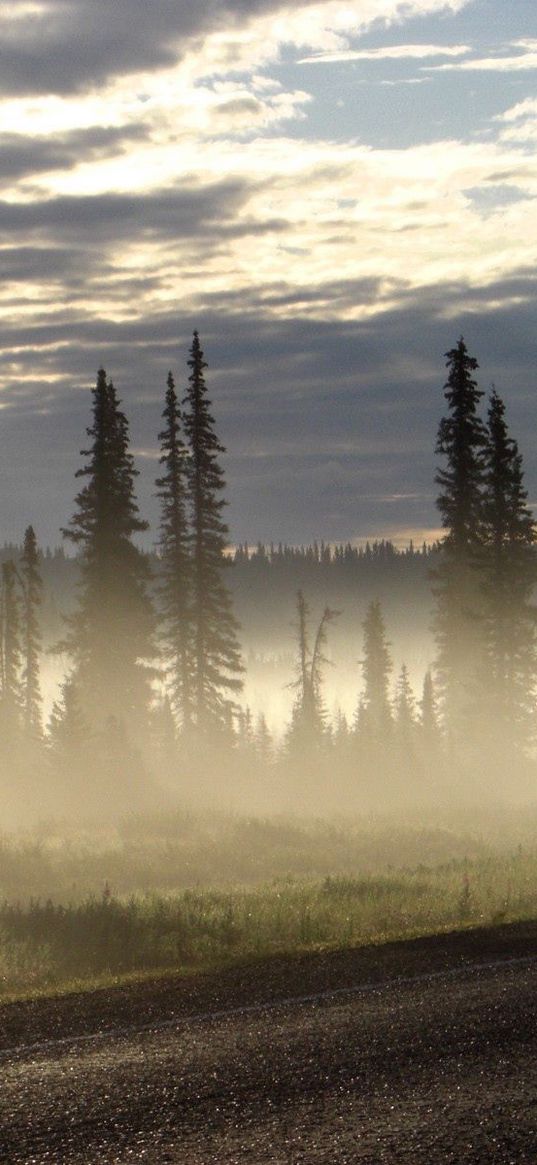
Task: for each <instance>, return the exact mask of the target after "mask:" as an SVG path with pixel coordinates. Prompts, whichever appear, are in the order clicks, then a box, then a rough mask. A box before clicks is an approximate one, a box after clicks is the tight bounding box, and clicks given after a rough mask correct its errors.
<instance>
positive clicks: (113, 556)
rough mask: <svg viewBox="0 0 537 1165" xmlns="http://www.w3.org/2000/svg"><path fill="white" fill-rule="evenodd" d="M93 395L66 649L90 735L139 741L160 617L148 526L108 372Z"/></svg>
mask: <svg viewBox="0 0 537 1165" xmlns="http://www.w3.org/2000/svg"><path fill="white" fill-rule="evenodd" d="M92 395H93V424H92V425H91V427H90V428H88V429H87V434H88V436H89V437H90V438H91V444H90V447H89V448H88V449H85V450H83V451H82V455H83V456H84V457H86V458H88V461H87V464H86V465H85V466H84V467H83V468H82V469H79V470H78V473H77V477H82V478H84V479H86V480H85V484H84V485H83V487H82V489H81V490H80V492H79V493H78V495H77V497H76V506H77V509H76V512H75V514H74V516H73V517H72V519H71V522H70V525H69V527H68V528H67V529H65V530H64V531H63V534H64V537H65V538H67V539H69V540H70V541H71V542H73V543H74V544H75V546H77V547H78V548H79V551H80V558H79V561H80V571H81V580H80V588H79V602H78V609H77V611H76V612H75V614H74V615H73V616H72V617H70V618H69V620H68V629H69V630H68V634H67V636H66V639H65V641H64V643H63V644H61V645H60V646H61V648H62V650H67V651H68V652H69V654H70V655H71V657H72V659H73V664H74V667H73V672H72V677H71V682H72V683H73V684H74V685H75V687H76V689H77V699H78V704H79V706H80V708H81V711H82V714H83V716H84V719H85V720H86V721H87V723H88V725H89V727H90V730H91V731H97V732H100V733H102V732H104V731H105V729H106V725H107V723H108V722H109V721H110V719H111V718H112V719H113V721H114V722H115V723H117V724H118V725H124V726H125V728H126V730H127V731H128V732H130V733H132V735H133V737H139V736H140V735H142V734H143V733H144V731H145V725H146V714H147V709H148V705H149V701H150V674H151V673H150V669H149V668H148V666H147V662H146V661H147V660H148V659H150V658H151V657H152V656H153V655H154V646H153V631H154V618H153V612H152V607H151V603H150V600H149V597H148V593H147V586H148V582H149V578H150V571H149V566H148V561H147V558H146V556H145V555H144V554H142V553H141V551H140V550H139V549H138V548H137V547H136V546H135V544H134V542H133V540H132V539H133V537H134V536H135V535H136V534H139V533H141V532H142V531H144V530H146V529H147V523H146V522H144V521H142V520H141V519H140V517H139V511H138V506H137V503H136V499H135V494H134V479H135V477H136V476H137V470H136V469H135V468H134V463H133V459H132V456H131V454H130V453H129V435H128V423H127V419H126V417H125V414H124V413H123V412H122V411H121V410H120V407H119V406H120V402H119V401H118V399H117V395H116V392H115V389H114V386H113V384H112V383H111V381H108V380H107V378H106V373H105V371H104V369H100V371H99V373H98V377H97V384H96V387H95V388H94V389H93V390H92Z"/></svg>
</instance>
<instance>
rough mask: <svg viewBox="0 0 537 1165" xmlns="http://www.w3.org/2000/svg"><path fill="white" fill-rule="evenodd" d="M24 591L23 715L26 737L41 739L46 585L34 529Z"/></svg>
mask: <svg viewBox="0 0 537 1165" xmlns="http://www.w3.org/2000/svg"><path fill="white" fill-rule="evenodd" d="M20 577H21V582H22V591H23V617H22V660H23V672H22V712H23V722H24V728H25V733H26V736H27V737H29V738H33V739H35V738H39V737H40V736H41V733H42V721H41V705H42V699H41V683H40V656H41V646H42V644H41V629H40V621H39V613H40V608H41V604H42V599H43V582H42V579H41V574H40V570H39V554H38V549H37V540H36V536H35V533H34V530H33V527H32V526H28V528H27V530H26V531H25V534H24V545H23V550H22V555H21V560H20Z"/></svg>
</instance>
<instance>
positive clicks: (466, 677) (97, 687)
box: [0, 332, 537, 815]
mask: <svg viewBox="0 0 537 1165" xmlns="http://www.w3.org/2000/svg"><path fill="white" fill-rule="evenodd" d="M446 360H447V370H448V373H447V382H446V384H445V389H444V391H445V399H446V411H445V415H444V416H443V417H442V419H441V421H440V426H439V430H438V440H437V446H436V453H437V457H438V459H439V461H438V467H437V471H436V482H437V484H438V487H439V494H438V509H439V513H440V516H441V520H442V523H443V526H444V530H445V536H444V538H443V540H442V541H441V543H440V544H439V545H435V546H433V547H420V548H419V549H416V548H414V547H412V546H411V547H409V548H408V549H407V550H406V551H396V550H395V548H394V547H393V546H391V544H390V543H386V542H378V543H374V544H372V545H369V544H368V545H367V546H365V547H360V548H359V547H355V546H351V545H347V546H337V547H333V546H328V545H326V544H324V543H322V542H320V543H318V544H315V545H314V546H312V547H303V548H296V547H295V548H291V547H285V546H277V547H264V546H262V545H259V546H258V547H257V548H255V549H254V550H253V551H252V550H251V549H250V548H248V547H243V546H239V547H238V548H237V549H236V550H235V552H234V555H233V556H231V555H230V553H229V550H228V537H229V534H228V527H227V525H226V522H225V520H224V516H223V512H224V507H225V504H226V501H225V479H224V474H223V470H222V465H221V458H222V457H223V455H224V453H225V450H224V448H223V446H222V444H221V443H220V441H219V438H218V436H217V431H216V425H215V420H214V418H213V416H212V411H211V407H212V406H211V403H210V400H209V398H208V392H207V385H206V379H205V374H206V370H207V364H206V361H205V358H204V354H203V350H202V347H201V342H200V338H199V335H198V333H197V332H195V333H194V336H193V340H192V345H191V349H190V353H189V359H188V368H189V373H188V377H187V378H186V381H187V383H186V391H185V395H184V397H183V398H182V399H181V394H180V393H178V391H177V389H176V380H175V377H174V375H173V374H172V372H170V373H169V375H168V379H167V383H166V387H165V395H164V409H163V413H162V424H161V427H160V431H158V427H157V423H156V424H155V429H156V431H157V432H158V441H159V446H160V471H159V475H158V477H157V480H156V492H157V496H158V499H159V502H160V528H159V534H158V542H157V552H156V554H153V555H148V554H147V553H144V551H143V550H142V549H141V548H140V545H139V537H140V535H142V534H144V533H145V532H146V531H147V523H146V522H145V521H144V519H143V517H142V516H141V515H140V511H139V507H138V501H137V498H136V489H135V486H136V478H137V470H136V467H135V462H134V458H133V456H132V453H131V452H130V441H129V426H128V421H127V417H126V415H125V413H124V411H123V410H122V407H121V402H120V400H119V399H118V397H117V394H116V391H115V388H114V385H113V383H112V382H111V381H110V380H109V378H108V377H107V374H106V372H105V371H104V369H100V370H99V373H98V376H97V382H96V385H95V387H94V388H93V389H92V418H91V424H90V426H89V427H88V430H87V434H88V438H89V440H88V443H87V448H85V449H84V450H83V452H82V457H83V458H84V462H83V465H82V467H81V468H80V469H79V470H78V473H77V477H78V478H79V479H80V480H81V488H80V489H79V492H78V493H77V495H76V498H75V509H74V513H73V517H72V518H71V521H70V523H69V525H68V527H67V528H66V529H65V530H64V531H63V533H64V537H65V539H66V541H67V542H68V543H69V544H72V545H73V547H74V549H75V550H76V552H77V554H76V561H74V562H71V563H70V562H69V560H66V559H65V558H63V557H62V556H58V555H57V554H56V555H51V554H50V553H49V554H48V555H43V554H42V553H40V552H39V550H38V546H37V540H36V535H35V533H34V531H33V528H32V527H31V526H29V527H28V528H27V530H26V533H25V536H24V545H23V547H22V549H21V550H20V551H17V549H16V548H11V547H10V548H7V549H6V552H5V553H4V554H3V555H2V556H1V557H2V558H3V562H2V595H1V609H0V615H1V619H0V725H1V740H2V743H1V744H0V747H1V748H2V749H3V752H4V757H5V765H4V772H3V775H2V781H3V790H4V792H6V791H7V792H6V798H7V799H6V804H7V803H10V804H11V805H13V804H14V803H16V800H17V795H18V792H17V791H18V790H23V791H24V790H25V791H26V794H27V795H30V796H33V795H34V794H35V802H36V805H38V806H39V811H40V812H41V813H44V812H45V811H50V812H58V810H59V806H63V807H64V809H65V811H72V812H78V813H79V814H82V815H83V814H84V812H88V813H92V812H93V813H96V812H98V811H99V809H100V810H101V811H104V812H107V813H109V812H115V813H118V812H122V811H123V812H126V811H128V810H130V809H132V808H136V807H147V806H159V805H161V806H162V807H164V808H165V807H169V806H172V805H174V804H177V803H182V804H188V803H190V802H192V803H196V798H198V800H199V799H200V798H201V799H202V801H204V803H205V804H207V803H209V804H211V803H212V801H213V799H214V797H215V796H217V798H218V800H219V804H220V805H226V806H235V805H236V806H238V807H241V808H246V809H247V810H248V809H249V808H250V807H255V808H263V809H269V808H270V807H271V806H273V805H275V806H276V807H291V808H300V809H305V810H308V811H312V810H313V811H318V810H319V809H320V808H321V807H322V808H323V809H324V808H327V807H332V808H341V807H342V806H343V805H345V806H346V808H348V809H351V810H352V811H355V812H356V811H359V810H367V811H369V810H371V809H375V810H380V809H384V808H387V807H388V806H390V805H395V804H398V805H405V804H414V805H416V804H417V805H425V804H432V803H435V802H438V801H440V802H441V801H442V799H444V800H446V801H448V800H449V798H450V797H454V796H455V795H456V796H459V797H460V796H462V795H464V796H466V797H467V798H468V800H469V801H471V799H472V797H474V798H479V797H481V796H482V795H483V791H484V790H488V793H489V794H490V796H499V795H500V793H501V788H502V772H504V771H505V768H506V766H507V765H509V764H511V765H512V763H513V760H514V758H516V764H517V766H518V770H519V771H520V773H521V774H522V776H523V781H522V784H523V785H524V781H525V785H524V788H525V790H526V792H527V794H528V795H530V793H531V790H532V789H533V787H534V785H535V779H536V777H537V767H536V765H535V760H534V757H533V750H534V746H535V727H536V720H535V696H536V687H537V644H536V620H535V608H534V606H533V595H534V591H535V585H536V582H537V558H536V549H535V540H536V532H535V525H534V521H533V517H532V514H531V511H530V508H529V506H528V501H527V493H526V490H525V487H524V474H523V466H522V456H521V453H520V451H519V449H518V445H517V443H516V441H515V440H514V439H513V438H512V437H511V436H510V433H509V430H508V425H507V420H506V408H505V404H504V402H503V401H502V399H501V397H500V396H499V394H498V392H497V391H496V390H495V389H494V390H493V391H492V393H491V395H490V400H489V401H488V404H487V406H486V411H485V415H484V416H483V415H482V409H483V395H484V394H483V393H482V391H481V389H480V388H479V386H478V384H477V380H476V375H475V374H476V372H477V370H478V365H477V361H476V360H475V358H474V357H473V356H471V355H470V354H469V352H468V350H467V348H466V345H465V342H464V340H463V339H462V338H461V339H460V340H459V341H458V343H457V344H456V345H455V347H454V348H452V349H451V350H450V351H449V352H448V353H447V354H446ZM60 568H61V569H60ZM62 570H63V571H64V572H66V573H67V572H68V571H74V570H76V572H77V586H76V591H75V593H76V599H75V602H74V604H73V603H72V602H71V603H70V607H71V609H70V610H67V615H66V620H65V628H64V633H63V636H62V637H57V639H58V638H60V642H59V643H58V642H57V643H56V646H57V648H59V649H60V650H61V652H62V653H63V657H64V658H65V659H66V660H67V667H66V671H65V674H64V675H63V677H62V680H61V684H60V688H59V693H58V694H57V696H56V699H55V700H54V703H53V705H52V709H51V712H50V713H49V717H48V722H47V726H46V730H45V729H44V728H43V699H42V679H41V667H42V665H43V662H44V661H45V660H46V656H44V654H43V647H42V643H43V640H45V641H46V643H47V646H48V645H49V644H50V638H51V636H50V630H49V624H50V621H51V610H52V609H53V607H52V601H53V599H54V601H55V604H56V606H57V607H59V608H60V609H61V607H62V606H64V608H65V606H66V605H67V606H69V604H67V602H66V600H67V598H68V597H69V596H68V592H69V591H70V590H71V591H72V589H73V588H72V583H70V584H69V586H68V587H67V590H63V589H62V590H61V592H60V577H61V571H62ZM53 571H54V574H55V578H56V582H55V583H54V584H53V586H52V587H51V585H50V583H49V577H50V576H51V575H52V572H53ZM240 580H242V582H241V581H240ZM360 580H361V582H360ZM364 580H367V587H366V589H365V590H364V589H363V583H364ZM237 587H239V591H237ZM241 587H242V590H240V588H241ZM398 587H399V588H400V593H401V595H403V596H404V603H403V605H404V606H406V608H407V609H410V610H411V609H412V607H413V606H414V607H415V606H416V603H421V604H422V605H423V604H424V603H425V597H426V592H427V590H428V591H429V592H432V602H433V604H434V652H433V649H431V652H430V656H431V658H430V660H429V663H428V665H427V666H426V667H425V668H424V670H423V672H422V675H421V676H416V675H415V674H414V675H413V674H412V670H411V669H410V668H409V667H408V663H407V661H406V660H405V659H404V658H403V659H401V658H400V657H399V659H396V663H397V667H396V669H395V672H394V666H393V659H394V648H393V642H392V639H393V629H392V627H391V626H390V625H389V624H388V623H387V620H386V616H385V610H384V606H385V604H384V599H383V600H382V601H381V598H380V597H379V596H380V594H381V593H382V594H383V595H386V594H388V595H389V594H390V593H392V592H395V590H396V589H397V588H398ZM233 588H235V591H236V592H237V593H240V594H242V595H243V596H245V595H248V596H249V602H250V607H248V606H247V604H246V605H245V606H244V610H246V611H252V610H253V611H254V616H253V617H254V619H257V615H258V612H259V616H258V622H259V626H260V627H264V628H265V630H264V631H263V633H262V634H261V633H260V634H261V644H262V647H263V650H265V651H266V652H267V653H269V654H270V652H271V650H272V652H274V649H275V639H276V635H277V634H278V635H279V634H280V631H281V624H282V621H283V623H284V625H285V626H284V631H285V627H287V626H288V625H289V623H290V620H291V618H292V615H293V608H294V610H295V624H294V637H295V648H294V652H295V671H294V676H293V674H292V663H291V662H289V665H287V664H286V667H287V666H288V671H287V674H286V676H285V680H284V681H283V682H280V680H279V679H278V680H275V683H276V684H279V686H280V690H281V691H282V692H283V691H284V685H285V687H286V688H287V692H288V714H287V724H286V725H285V726H284V728H283V731H281V732H280V733H274V730H273V726H271V725H269V724H268V723H267V717H266V715H265V708H264V707H263V706H261V708H260V709H259V708H258V712H257V714H256V715H254V713H253V712H252V711H251V709H250V708H249V707H248V703H247V701H246V697H245V695H244V693H243V682H244V676H245V674H247V673H245V669H244V664H243V662H242V655H241V634H242V633H241V629H240V627H239V624H238V622H237V619H236V617H235V614H234V608H233V594H232V592H233ZM360 588H362V589H360ZM375 592H376V593H375ZM366 593H367V595H368V598H367V602H364V595H365V594H366ZM336 594H337V596H338V601H337V603H336V602H334V596H335V595H336ZM311 595H314V597H315V608H314V607H313V606H312V602H311ZM275 596H279V598H278V603H277V604H276V607H274V609H272V608H271V602H272V601H273V600H274V597H275ZM340 596H343V598H344V603H340V601H339V597H340ZM344 605H345V606H348V607H349V608H350V616H349V614H348V612H345V610H343V607H344ZM317 607H319V613H318V614H317V613H314V610H315V611H316V610H317ZM340 608H341V610H340ZM269 611H272V614H271V615H270V616H269V615H268V614H267V612H269ZM340 614H341V615H342V618H341V619H339V618H336V616H338V615H340ZM269 618H271V619H272V620H273V623H272V624H270V626H269V623H268V622H265V623H264V622H263V620H264V619H265V620H267V619H269ZM344 618H345V619H350V620H351V625H352V626H353V628H354V630H353V635H354V639H353V646H352V651H351V656H350V658H351V659H352V660H353V664H352V667H353V673H352V677H351V679H350V680H349V683H350V685H351V688H352V703H353V706H354V714H353V715H348V714H347V715H346V714H345V713H344V712H343V711H342V710H341V708H331V707H330V705H329V703H328V700H327V696H326V678H327V674H328V671H327V669H328V667H329V665H330V664H331V663H332V662H333V660H332V654H333V652H332V643H333V640H334V638H335V637H336V636H337V634H338V633H339V628H340V625H341V623H342V622H343V619H344ZM274 619H276V625H274ZM349 625H350V624H349V623H348V622H347V624H346V627H348V626H349ZM246 630H247V629H246ZM289 634H291V632H290V631H289ZM345 634H346V632H345ZM263 637H264V638H263ZM360 638H361V640H362V643H361V650H360ZM433 654H434V656H435V657H434V658H433ZM274 674H275V675H276V672H275V673H274ZM394 676H395V678H394ZM416 680H417V682H418V687H417V688H416V690H415V689H414V687H413V683H414V682H415V681H416ZM49 706H50V705H49ZM37 774H38V776H37ZM32 791H33V792H32Z"/></svg>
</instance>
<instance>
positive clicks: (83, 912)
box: [0, 813, 537, 999]
mask: <svg viewBox="0 0 537 1165" xmlns="http://www.w3.org/2000/svg"><path fill="white" fill-rule="evenodd" d="M535 836H536V831H535V817H533V820H532V816H531V814H528V813H525V814H519V815H515V814H513V815H512V816H511V818H510V819H509V817H508V816H506V815H504V816H503V818H497V817H495V816H489V818H487V819H486V820H482V822H481V825H480V828H479V829H475V830H474V832H473V833H472V832H469V831H468V830H466V831H463V830H462V828H461V826H460V824H459V827H458V828H457V827H456V825H455V823H446V822H444V823H436V824H432V823H423V822H418V823H412V824H411V823H406V824H405V823H404V822H401V821H398V822H396V821H394V820H391V821H390V820H377V821H372V820H370V821H357V822H355V823H348V822H347V823H344V822H342V821H332V822H323V821H309V822H308V821H300V820H293V819H277V818H276V819H268V818H267V819H241V818H234V817H230V818H226V817H219V816H217V815H215V816H214V817H211V816H209V815H205V816H200V817H194V816H189V815H181V814H176V815H173V816H169V815H168V816H164V815H162V816H160V817H159V816H156V817H155V818H154V819H153V820H148V819H143V820H142V819H136V818H132V819H130V820H129V821H125V822H123V824H122V825H121V826H120V827H116V828H115V829H113V830H112V829H111V830H110V831H108V832H104V831H102V830H100V831H97V832H95V833H93V834H92V832H91V830H88V831H86V832H85V833H84V832H80V831H79V832H78V833H76V834H69V833H68V832H65V831H64V832H63V833H62V831H61V829H60V828H59V827H52V826H49V827H48V830H46V829H45V828H44V827H43V828H42V830H41V835H40V836H36V835H32V836H26V837H18V838H17V837H5V838H4V839H3V840H2V842H1V844H0V997H2V998H3V999H8V998H14V997H20V996H24V995H28V994H34V993H36V992H42V991H45V992H46V991H58V990H65V989H69V988H75V987H80V986H92V985H95V984H96V983H109V982H110V981H114V982H115V981H120V980H122V979H124V978H131V977H133V976H140V975H147V974H152V973H155V972H163V973H167V972H171V971H178V970H179V971H183V972H188V973H196V972H200V971H203V970H208V969H214V968H215V967H218V966H222V965H225V964H229V963H230V962H237V961H241V960H248V959H252V958H254V959H257V958H263V957H267V956H270V955H273V954H281V953H292V952H298V951H306V950H319V949H328V948H335V947H349V946H359V945H363V944H366V943H379V944H380V943H383V942H385V941H388V940H393V939H397V938H403V937H412V936H417V935H424V934H431V933H436V932H441V931H446V930H450V929H455V928H458V927H461V926H480V925H488V924H490V923H491V922H492V923H494V922H502V921H512V920H517V919H527V918H533V917H537V842H536V841H535Z"/></svg>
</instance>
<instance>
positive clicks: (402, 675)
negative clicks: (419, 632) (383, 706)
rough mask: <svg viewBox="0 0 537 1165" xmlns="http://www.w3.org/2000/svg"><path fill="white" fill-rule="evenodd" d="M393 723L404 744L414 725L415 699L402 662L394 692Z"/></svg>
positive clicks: (410, 736) (406, 742) (408, 738)
mask: <svg viewBox="0 0 537 1165" xmlns="http://www.w3.org/2000/svg"><path fill="white" fill-rule="evenodd" d="M395 723H396V727H397V733H398V736H399V739H400V741H401V742H402V743H403V744H404V745H405V746H406V745H407V744H409V743H410V740H411V738H412V736H413V734H414V729H415V727H416V701H415V698H414V693H413V691H412V688H411V685H410V679H409V676H408V668H407V666H406V663H404V664H402V666H401V670H400V672H399V676H398V679H397V688H396V693H395Z"/></svg>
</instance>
